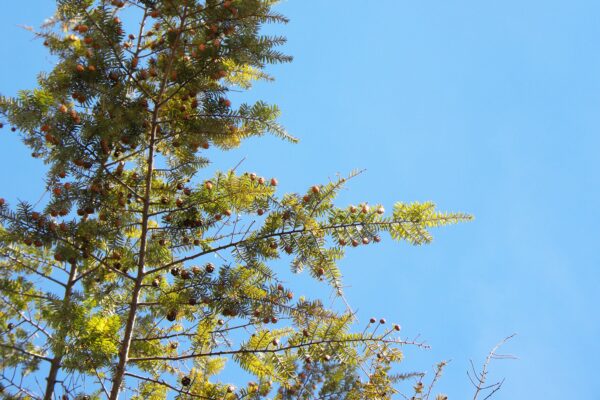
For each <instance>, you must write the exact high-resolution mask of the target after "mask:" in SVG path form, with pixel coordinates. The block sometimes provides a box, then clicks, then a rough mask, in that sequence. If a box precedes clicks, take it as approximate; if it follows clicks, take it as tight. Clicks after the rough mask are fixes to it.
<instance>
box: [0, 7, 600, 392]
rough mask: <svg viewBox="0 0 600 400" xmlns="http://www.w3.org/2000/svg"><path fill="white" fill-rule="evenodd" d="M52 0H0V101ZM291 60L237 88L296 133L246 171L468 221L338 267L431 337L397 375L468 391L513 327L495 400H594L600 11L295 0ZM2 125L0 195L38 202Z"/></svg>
mask: <svg viewBox="0 0 600 400" xmlns="http://www.w3.org/2000/svg"><path fill="white" fill-rule="evenodd" d="M52 9H53V2H51V1H43V2H42V1H39V0H35V1H34V0H26V1H25V0H23V1H20V2H4V3H3V4H2V5H0V10H1V11H2V12H1V13H0V33H1V34H2V38H3V39H2V41H0V51H1V54H2V55H3V57H2V59H3V60H2V63H0V93H2V94H13V93H14V92H15V91H16V90H17V89H20V88H28V87H32V85H33V84H34V79H35V75H36V74H37V72H38V71H39V70H40V69H47V68H49V65H50V64H49V62H50V60H49V58H48V56H47V55H46V54H45V53H44V50H43V48H42V46H41V43H39V42H37V41H32V40H31V35H30V34H29V33H28V32H26V31H24V30H22V29H21V28H18V27H17V25H18V24H25V25H39V24H40V23H41V22H42V21H43V19H44V17H46V16H48V15H50V14H51V12H52ZM279 9H280V11H282V12H283V13H285V14H286V15H288V16H289V17H290V18H291V20H292V22H291V23H290V24H289V25H288V26H286V27H284V28H277V29H276V31H278V32H281V33H284V34H285V35H287V36H288V38H289V44H288V45H287V46H286V51H287V52H288V53H290V54H292V55H294V56H295V61H294V62H293V63H292V64H289V65H283V66H276V67H273V68H271V72H272V73H273V74H274V75H275V76H276V77H277V81H276V82H275V83H272V84H264V85H263V84H261V85H258V86H257V87H256V88H255V89H253V90H252V91H251V92H250V93H249V94H248V95H247V97H246V99H253V98H263V99H265V100H268V101H269V102H273V103H277V104H279V105H280V107H281V108H282V111H283V116H282V122H283V123H284V124H285V125H286V126H287V127H288V129H289V130H290V132H291V133H293V134H295V135H297V136H299V137H300V138H301V143H300V144H298V145H290V144H287V143H284V142H281V141H278V140H277V139H274V138H262V139H259V140H252V141H250V142H248V143H247V144H246V145H245V146H244V147H242V148H241V149H239V150H236V151H233V152H231V153H229V154H226V155H219V154H215V156H216V157H217V158H214V161H215V166H216V167H218V168H220V169H227V168H229V167H232V166H234V165H235V164H236V163H237V161H239V160H240V159H241V158H242V157H247V158H246V161H245V162H244V168H245V169H246V170H256V171H257V172H259V173H261V174H263V175H266V176H271V175H276V176H277V177H278V179H279V181H280V184H281V188H282V190H285V191H303V190H305V188H306V187H308V186H309V185H312V184H315V183H320V182H324V181H326V180H327V179H328V178H329V177H334V176H335V174H336V173H338V172H339V173H342V174H346V173H348V172H350V171H351V170H353V169H355V168H361V169H362V168H365V169H366V172H365V173H364V174H363V175H362V176H360V177H359V178H357V179H355V180H354V181H352V182H351V183H350V185H349V190H348V191H346V192H344V193H343V195H342V196H341V198H340V204H341V205H342V204H346V203H351V202H352V203H356V202H359V201H364V200H367V201H369V202H371V203H376V202H381V203H383V204H384V205H386V207H387V208H388V209H389V208H391V206H392V205H393V203H394V202H395V201H397V200H402V201H413V200H420V201H424V200H433V201H435V202H436V203H437V204H438V205H439V207H440V208H442V209H445V210H461V211H466V212H469V213H472V214H474V215H475V217H476V220H475V221H474V222H472V223H469V224H463V225H459V226H454V227H449V228H444V229H441V230H438V231H436V232H435V234H436V240H435V242H434V243H433V244H432V245H430V246H427V247H419V248H411V247H409V246H407V245H398V244H395V243H391V242H390V241H386V243H385V244H383V245H380V246H378V247H373V246H367V247H365V248H360V249H358V250H356V251H350V252H349V254H348V257H347V258H346V259H345V260H344V261H343V262H342V268H343V272H344V275H345V283H346V284H347V286H348V288H347V297H348V298H349V301H350V302H351V303H352V304H353V305H354V306H355V307H356V308H358V309H359V312H360V315H361V316H362V318H363V319H366V318H368V317H370V316H371V315H373V316H377V317H383V316H384V317H386V318H387V319H388V320H389V321H394V322H398V323H400V324H401V325H402V326H403V331H404V332H405V334H407V335H409V336H415V335H417V334H420V335H421V337H422V338H424V339H426V340H427V342H428V343H429V344H430V345H431V346H432V347H433V348H432V349H431V350H429V351H427V352H413V351H409V352H408V353H407V360H406V368H407V369H428V370H431V368H430V366H431V365H432V364H433V363H434V362H436V361H438V360H441V359H452V362H451V364H450V365H449V367H448V369H447V372H446V374H445V376H444V378H443V379H442V381H441V383H440V385H439V390H441V391H444V392H446V393H448V394H449V395H451V398H456V399H459V398H466V397H467V396H468V394H470V393H472V390H471V388H470V387H469V382H468V379H467V377H466V374H465V372H466V370H467V368H468V361H469V359H470V358H472V359H474V360H475V361H476V362H480V361H481V360H482V358H483V357H484V356H485V355H486V353H487V351H488V350H489V348H490V347H491V346H492V345H493V344H495V343H496V342H497V341H498V340H499V339H501V338H502V337H504V336H506V335H508V334H511V333H513V332H516V333H518V336H517V338H515V339H514V341H513V342H511V343H510V344H509V345H508V346H507V347H506V351H507V352H510V353H513V354H516V355H517V356H518V357H519V360H516V361H499V362H498V363H497V364H494V366H493V367H492V374H493V377H497V378H501V377H506V378H507V380H506V383H505V386H504V388H503V390H502V392H500V393H499V394H498V395H497V397H496V398H498V399H516V398H544V399H548V400H552V399H564V398H582V399H584V398H585V399H593V398H598V395H597V388H596V387H595V386H596V385H594V384H593V382H595V381H596V380H597V378H596V375H597V374H596V369H597V362H598V358H599V357H600V343H599V341H598V338H600V319H599V318H598V311H597V306H598V304H600V295H599V294H597V288H598V283H599V282H600V271H599V268H598V267H600V255H599V252H598V249H599V246H598V244H599V243H598V242H599V238H600V235H598V233H597V229H598V226H600V213H599V212H598V204H600V185H599V184H600V177H599V174H598V171H600V161H599V160H600V159H599V157H598V150H599V149H600V135H598V130H599V129H600V113H599V112H598V110H599V108H600V90H599V89H600V40H599V38H600V3H599V2H597V1H591V0H560V1H559V0H545V1H540V0H529V1H522V0H503V1H493V0H490V1H476V0H450V1H448V0H421V1H416V0H413V1H407V0H379V1H377V2H364V1H362V2H359V1H347V0H345V1H344V0H326V1H317V0H304V1H298V0H290V1H287V2H284V3H283V4H282V5H281V6H280V7H279ZM28 153H29V152H28V151H27V150H26V149H25V148H24V147H23V146H21V145H20V144H19V142H18V141H16V140H14V137H12V136H11V135H10V134H9V131H8V130H7V129H4V130H3V131H2V132H1V133H0V160H1V161H0V163H1V164H0V165H1V166H2V171H3V172H2V173H1V174H0V188H3V189H1V193H0V195H1V196H2V197H5V198H7V199H11V200H12V199H15V198H17V197H18V198H21V199H27V200H32V201H35V200H37V199H38V198H39V196H40V195H41V187H42V176H41V175H40V173H41V172H40V171H42V166H41V165H40V164H39V162H38V161H36V160H33V159H31V158H29V157H28Z"/></svg>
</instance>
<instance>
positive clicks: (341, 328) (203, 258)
mask: <svg viewBox="0 0 600 400" xmlns="http://www.w3.org/2000/svg"><path fill="white" fill-rule="evenodd" d="M276 3H277V2H276V1H275V0H225V1H222V0H206V1H200V0H133V1H121V0H110V1H108V0H107V1H104V0H102V1H100V0H58V1H57V5H58V10H57V13H56V15H55V17H54V18H53V19H51V20H49V21H48V22H47V23H46V24H45V25H44V26H43V27H42V28H41V30H40V31H39V32H37V35H38V36H39V37H40V38H42V39H43V40H44V44H45V45H46V47H47V48H48V50H49V51H50V52H51V54H52V55H53V56H54V57H55V59H56V64H55V66H54V68H53V69H52V70H51V71H49V72H48V73H47V74H42V75H40V77H39V79H38V87H37V88H35V89H32V90H26V91H21V92H19V94H18V95H17V96H16V97H15V98H9V97H3V96H0V119H1V121H0V122H2V123H3V124H6V125H9V124H10V126H11V127H14V130H15V131H17V132H18V133H16V134H18V135H19V136H20V138H21V139H22V141H23V143H24V145H25V146H27V147H28V149H29V151H30V152H31V154H32V156H33V157H35V158H40V159H41V160H43V161H44V162H45V163H46V165H47V166H48V170H47V174H46V178H45V181H44V187H43V188H42V191H45V192H47V196H46V197H45V198H44V200H43V201H41V202H38V203H35V204H31V203H28V202H24V201H23V202H16V203H15V202H10V204H8V202H7V201H6V200H5V199H3V198H1V199H0V333H1V335H0V358H1V359H2V362H3V364H2V366H3V368H5V370H3V372H2V374H3V375H0V380H1V381H2V382H1V383H2V384H3V385H4V386H5V389H4V392H2V395H3V396H5V397H6V398H25V397H24V396H30V397H31V398H33V397H34V396H35V397H36V398H45V399H46V400H49V399H52V398H59V397H61V396H66V397H61V398H69V399H71V398H77V399H100V398H109V399H111V400H116V399H117V398H118V397H119V396H120V398H132V399H136V400H141V399H151V400H158V399H171V398H178V399H198V398H201V399H206V400H209V399H219V400H228V399H240V398H247V399H265V398H270V399H291V398H299V399H310V398H339V399H357V400H358V399H387V398H391V397H392V396H393V395H394V394H395V393H396V392H397V391H398V390H399V387H400V386H399V385H401V381H402V379H403V376H401V375H398V374H397V372H398V371H397V369H396V368H397V364H398V363H399V362H401V361H402V359H403V353H402V351H401V348H402V346H405V345H407V344H408V343H407V342H406V341H405V340H403V339H402V338H401V337H400V336H399V333H398V330H399V328H398V327H394V326H392V325H389V324H387V325H386V324H385V321H383V322H382V321H375V322H369V323H368V324H362V325H357V324H356V315H354V314H352V313H350V312H348V311H346V310H345V309H346V307H345V306H344V305H343V303H340V302H341V301H343V290H342V288H343V279H342V278H343V271H342V270H341V269H340V266H339V261H340V260H341V259H342V258H343V256H344V255H345V253H346V251H349V250H351V249H352V248H354V247H358V246H367V245H369V246H371V245H374V244H376V243H378V242H380V241H382V240H384V239H386V238H387V236H389V237H391V238H392V239H393V240H396V241H405V242H407V243H410V244H414V245H420V244H425V243H429V242H431V240H432V236H431V229H432V228H436V227H441V226H445V225H448V224H452V223H456V222H460V221H465V220H468V219H469V218H470V217H469V216H468V215H465V214H462V213H444V212H439V211H437V210H436V209H435V207H434V205H433V204H432V203H429V202H425V203H397V204H395V205H394V206H393V209H392V210H391V212H389V211H388V212H386V211H385V210H384V208H383V207H382V206H381V205H378V204H377V205H369V204H367V203H361V204H355V205H341V206H340V205H338V204H337V202H336V197H337V194H338V193H339V192H340V190H341V189H342V188H343V187H344V186H345V185H346V183H347V182H348V180H350V179H351V178H353V177H355V176H356V175H357V174H358V172H354V173H352V174H350V176H349V177H347V178H340V179H336V180H333V181H331V182H326V183H323V184H321V185H315V186H313V187H310V188H300V189H299V191H298V192H296V193H293V192H292V193H280V191H278V182H277V179H275V178H272V177H271V176H273V175H276V174H275V173H273V174H271V175H270V176H261V175H259V174H257V173H253V172H250V171H247V172H243V171H240V170H241V169H243V164H241V165H238V166H236V167H235V168H233V169H231V170H225V172H214V171H215V170H216V168H218V167H223V166H213V164H211V163H212V162H215V161H217V160H219V156H218V155H216V154H215V153H216V152H218V151H225V150H228V149H231V148H235V147H238V146H240V145H242V144H243V143H244V141H245V140H246V139H248V138H253V137H259V136H262V135H265V134H272V135H274V136H276V137H278V138H281V139H283V140H287V141H290V142H296V141H297V140H296V139H295V138H294V137H292V136H290V135H289V134H288V133H287V132H286V130H285V129H284V128H283V127H282V126H281V125H280V124H279V122H278V118H279V115H280V110H279V108H278V107H277V106H276V105H270V104H268V103H266V102H264V101H261V100H259V101H255V102H253V103H250V104H247V103H244V102H243V100H244V99H243V98H241V94H240V93H238V92H239V90H240V89H241V90H245V89H249V88H250V87H251V86H252V84H253V82H255V81H257V80H270V79H271V77H270V76H269V75H268V74H267V73H266V72H265V67H266V66H267V65H268V64H273V63H283V62H288V61H291V57H289V56H287V55H286V54H283V53H281V52H280V51H279V50H277V47H278V46H280V45H282V44H284V43H285V39H284V38H283V37H278V36H268V35H265V34H264V33H262V32H263V28H264V25H265V24H267V23H285V22H287V19H286V18H285V17H284V16H282V15H279V14H278V13H277V12H276V11H275V10H274V9H273V6H274V5H275V4H276ZM123 21H125V22H123ZM140 32H141V35H140ZM265 156H268V154H265ZM228 167H230V166H226V167H225V168H228ZM221 171H223V170H221ZM277 172H278V171H277ZM13 190H14V192H13V193H9V194H8V195H10V198H18V197H19V196H20V195H19V193H18V190H19V189H18V188H14V189H13ZM285 264H288V265H289V268H290V270H291V272H293V273H295V274H300V273H306V274H308V275H309V276H310V277H312V278H314V280H315V283H314V284H315V285H319V284H321V283H323V284H327V285H330V286H331V287H332V288H333V289H334V294H335V298H336V299H337V302H334V304H333V305H331V306H325V305H324V304H330V302H329V300H328V301H327V302H324V301H322V300H320V299H318V298H315V299H311V298H310V297H309V296H307V297H301V298H298V297H297V296H296V295H295V293H294V292H295V291H298V289H299V286H298V281H299V280H298V281H297V280H296V279H294V278H286V279H285V280H284V279H283V277H282V275H284V274H282V271H281V269H282V267H283V266H284V265H285ZM292 276H293V275H292ZM301 289H302V291H303V292H304V291H306V290H305V289H306V288H301ZM342 310H343V311H342ZM236 370H238V371H237V372H238V373H237V374H236V373H235V372H236ZM10 376H13V377H16V376H24V377H25V378H23V380H21V381H17V380H16V379H15V378H10ZM232 376H244V377H247V379H245V378H244V379H242V380H240V381H239V382H235V383H230V382H229V380H230V379H231V377H232ZM240 379H241V378H240ZM38 382H39V383H41V386H43V387H42V388H40V385H39V384H38Z"/></svg>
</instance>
